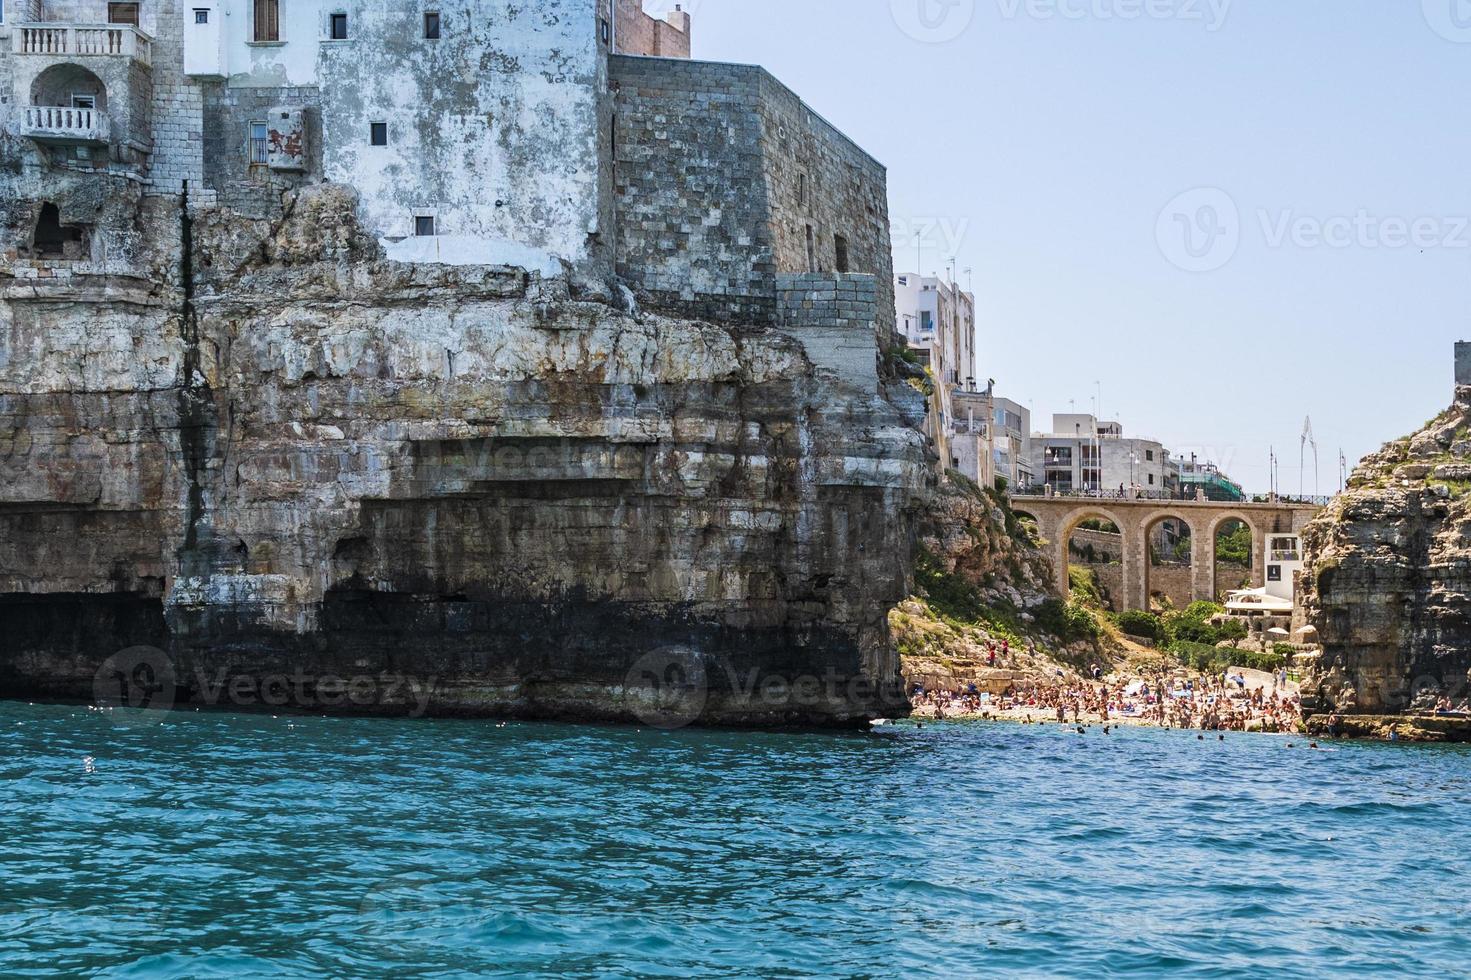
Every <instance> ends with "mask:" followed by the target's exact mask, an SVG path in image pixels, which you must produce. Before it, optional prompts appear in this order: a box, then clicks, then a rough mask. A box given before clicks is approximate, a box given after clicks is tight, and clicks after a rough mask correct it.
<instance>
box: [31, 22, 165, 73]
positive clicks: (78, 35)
mask: <svg viewBox="0 0 1471 980" xmlns="http://www.w3.org/2000/svg"><path fill="white" fill-rule="evenodd" d="M11 37H12V38H13V39H14V41H13V43H14V50H15V53H16V54H43V55H52V56H62V57H69V56H83V55H104V56H113V57H118V58H132V59H134V60H135V61H139V62H142V63H143V64H145V65H151V64H153V38H151V37H149V36H148V35H147V34H144V33H143V32H142V31H140V30H138V28H136V27H133V26H132V25H131V24H17V25H15V28H14V30H12V31H11Z"/></svg>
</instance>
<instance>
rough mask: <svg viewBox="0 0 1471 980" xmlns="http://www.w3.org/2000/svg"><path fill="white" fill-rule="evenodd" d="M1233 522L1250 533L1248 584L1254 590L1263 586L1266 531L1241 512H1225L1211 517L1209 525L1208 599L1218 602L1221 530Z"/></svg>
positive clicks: (1219, 597)
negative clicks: (1240, 524) (1242, 525)
mask: <svg viewBox="0 0 1471 980" xmlns="http://www.w3.org/2000/svg"><path fill="white" fill-rule="evenodd" d="M1233 521H1239V522H1241V523H1242V524H1244V525H1245V526H1246V529H1247V530H1248V531H1250V532H1251V556H1250V561H1249V562H1248V564H1247V568H1248V571H1249V573H1250V574H1249V575H1248V584H1249V585H1250V586H1251V587H1252V588H1254V589H1258V588H1261V587H1262V585H1264V584H1265V582H1266V579H1265V575H1266V573H1265V571H1264V570H1263V567H1262V562H1263V560H1264V559H1265V558H1266V547H1267V536H1266V530H1265V529H1264V528H1263V527H1262V526H1261V522H1260V521H1256V520H1253V519H1252V517H1251V515H1250V514H1248V513H1246V512H1245V511H1242V510H1225V511H1221V512H1219V513H1216V514H1214V515H1212V518H1211V523H1210V537H1209V538H1208V539H1207V540H1208V542H1209V550H1208V551H1207V556H1208V558H1209V561H1210V599H1211V601H1212V602H1219V601H1220V599H1221V584H1220V582H1219V581H1218V580H1217V579H1218V575H1217V572H1218V569H1219V568H1220V564H1221V558H1220V547H1221V540H1220V536H1221V529H1222V528H1223V527H1224V526H1225V525H1226V524H1229V523H1231V522H1233Z"/></svg>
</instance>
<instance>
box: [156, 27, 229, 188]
mask: <svg viewBox="0 0 1471 980" xmlns="http://www.w3.org/2000/svg"><path fill="white" fill-rule="evenodd" d="M144 6H148V4H145V5H144ZM186 7H187V4H186V3H185V2H184V0H158V4H157V10H158V21H157V25H156V26H155V28H154V30H155V31H156V34H155V41H154V46H153V117H154V129H153V157H152V159H151V160H150V161H149V168H148V177H149V182H150V186H151V188H152V190H153V191H154V192H155V193H158V194H167V195H173V194H178V193H180V192H181V191H182V190H183V187H184V182H185V181H188V182H189V186H190V198H191V200H192V201H193V203H194V204H196V205H207V204H210V203H213V200H214V198H213V192H212V190H211V189H210V188H208V187H206V186H204V92H203V91H202V88H201V83H200V82H198V81H196V80H195V79H192V78H189V77H187V76H186V75H185V74H184V34H183V30H184V12H185V9H186Z"/></svg>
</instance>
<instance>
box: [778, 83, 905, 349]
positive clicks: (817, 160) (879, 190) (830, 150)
mask: <svg viewBox="0 0 1471 980" xmlns="http://www.w3.org/2000/svg"><path fill="white" fill-rule="evenodd" d="M760 87H761V92H760V100H759V102H758V111H759V112H760V115H761V130H762V137H761V148H762V157H761V163H762V167H763V170H764V175H765V182H766V192H767V202H766V203H767V207H768V208H769V209H770V222H771V236H772V237H771V246H772V261H773V262H774V263H775V266H776V269H777V270H778V271H779V272H795V271H805V272H843V271H846V272H856V273H866V274H868V275H871V276H875V277H876V278H877V279H878V282H879V290H878V315H879V318H880V321H881V322H882V323H884V324H890V325H892V324H893V322H894V259H893V251H892V248H891V245H890V230H889V198H888V172H887V171H886V170H885V169H884V167H883V165H881V164H880V163H878V161H876V160H874V159H873V158H872V157H871V156H869V155H868V154H867V153H864V152H863V150H861V149H859V147H858V145H857V144H855V143H854V142H853V141H852V140H850V139H849V138H848V137H846V136H844V135H843V134H842V133H841V132H839V131H838V130H837V129H836V128H834V127H833V126H832V125H831V124H830V123H828V122H827V120H825V119H823V118H822V117H821V116H819V115H818V114H817V113H816V112H814V111H813V110H812V109H811V108H810V107H808V106H807V105H806V104H805V103H803V102H802V100H801V99H799V98H797V96H796V94H795V93H794V92H792V91H791V89H788V88H787V87H786V86H784V85H782V84H781V83H780V82H778V81H777V80H776V79H775V78H772V77H771V75H769V74H767V73H766V72H764V71H763V72H761V75H760ZM808 228H811V229H812V242H813V254H812V256H811V259H812V262H811V263H809V256H808V251H807V229H808ZM839 237H841V238H843V239H845V240H846V241H847V246H848V247H847V251H848V267H847V269H841V268H839V264H838V255H837V247H836V243H837V239H838V238H839ZM887 333H888V330H887V328H885V330H884V335H885V336H887Z"/></svg>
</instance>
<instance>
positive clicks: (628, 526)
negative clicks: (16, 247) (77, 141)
mask: <svg viewBox="0 0 1471 980" xmlns="http://www.w3.org/2000/svg"><path fill="white" fill-rule="evenodd" d="M166 204H167V202H166V201H164V202H160V203H157V204H152V205H150V206H153V207H156V209H157V213H155V214H151V215H150V216H149V217H148V221H149V223H151V224H152V226H154V227H159V228H169V229H177V231H178V247H177V248H172V249H171V248H169V247H168V246H167V245H163V244H161V245H159V246H158V247H157V252H158V254H157V255H156V256H155V265H154V273H155V274H154V277H153V281H151V282H149V281H145V280H141V279H139V278H133V277H122V278H119V279H117V280H115V281H114V280H107V279H105V278H103V277H99V276H89V277H86V278H85V280H84V281H83V280H81V279H79V280H77V281H76V282H70V283H68V282H65V281H63V280H50V281H46V280H35V279H28V280H22V279H20V278H17V277H16V276H15V275H12V274H10V273H7V272H6V271H4V270H0V327H3V330H0V336H3V338H4V339H3V349H0V623H3V628H0V633H3V635H4V637H5V640H4V641H3V645H0V696H24V697H60V698H90V697H92V696H93V694H94V690H95V686H96V685H97V684H98V683H99V682H100V681H99V678H104V679H106V678H111V677H113V676H114V674H116V675H118V676H119V677H120V678H121V681H122V683H123V684H124V688H125V692H126V686H127V684H129V683H131V684H134V685H139V684H141V685H143V686H145V687H148V686H149V685H150V684H151V685H152V687H151V690H152V691H153V692H154V694H155V695H156V696H157V697H159V698H162V699H167V700H172V701H175V702H179V703H221V702H223V703H226V704H236V705H240V706H252V705H257V704H259V705H262V706H281V707H299V708H303V709H309V710H319V709H330V710H349V709H355V710H364V711H377V712H384V711H397V712H402V711H405V710H408V711H424V712H428V713H433V714H465V715H476V716H480V715H486V716H490V715H495V716H502V715H511V716H525V717H576V718H588V719H609V720H632V719H640V718H642V719H644V720H648V713H649V710H650V705H651V704H653V705H655V707H656V708H658V707H659V706H660V705H663V706H664V707H667V704H665V702H667V700H668V697H669V695H670V692H671V691H672V692H673V695H674V697H675V702H676V708H677V709H678V712H683V715H681V716H680V717H679V720H680V721H681V722H684V721H690V720H696V721H699V722H702V723H711V724H739V725H775V724H833V725H841V724H853V723H858V722H860V721H862V720H865V719H869V718H872V717H875V716H879V715H888V714H893V713H896V712H902V711H904V710H905V707H906V704H905V702H904V701H903V698H902V691H901V689H900V685H899V664H898V657H897V655H896V654H895V653H894V652H893V650H892V645H891V643H890V641H889V635H888V629H887V623H886V615H887V613H888V610H889V609H890V607H892V606H893V605H894V604H896V603H898V602H899V601H900V600H902V599H903V598H904V596H905V595H906V594H907V581H906V580H907V576H908V572H909V568H910V563H911V551H912V536H913V530H912V527H913V517H914V515H915V513H916V510H917V508H918V506H919V503H918V502H919V499H920V498H919V495H920V494H921V493H922V491H923V489H924V484H925V479H926V476H925V474H926V472H927V471H926V462H927V461H926V458H925V451H924V447H923V443H922V439H921V436H920V435H919V433H918V432H917V431H916V430H915V429H914V428H913V424H914V422H915V418H914V414H915V411H916V403H917V402H918V396H917V395H914V393H913V392H912V390H911V389H909V388H908V387H907V386H905V385H903V384H884V383H881V382H879V381H877V380H873V381H871V384H870V387H869V389H868V390H864V389H863V388H862V387H858V386H853V385H849V384H847V383H845V382H844V381H842V380H840V379H839V378H837V377H836V376H833V375H829V374H824V373H823V372H821V371H819V370H817V369H815V367H814V364H813V362H812V361H811V360H809V356H808V353H807V349H806V347H804V343H803V341H802V339H801V337H800V336H796V335H794V334H793V332H792V331H790V330H787V331H783V330H780V329H777V328H774V327H768V326H743V325H740V324H731V323H725V324H716V323H709V322H699V321H693V320H679V319H671V318H668V317H664V316H659V315H641V314H638V313H637V312H634V311H632V310H628V309H623V308H618V307H615V306H613V305H610V303H609V300H608V297H610V296H614V295H616V294H617V290H616V289H613V288H610V287H606V286H604V285H603V284H591V285H589V284H587V283H583V282H580V277H579V276H578V275H574V274H570V273H569V274H568V275H567V276H564V277H544V276H542V275H541V274H539V273H536V272H527V271H525V270H523V269H519V268H511V267H486V266H429V265H405V264H398V263H392V262H385V261H383V260H382V258H381V253H380V252H379V251H378V247H377V245H376V243H375V242H374V241H373V240H372V239H371V238H368V237H366V236H364V235H363V234H362V233H361V232H360V231H359V230H358V229H357V227H356V225H355V223H354V218H353V215H354V206H353V201H352V198H351V195H350V194H348V193H347V192H345V191H343V190H342V189H341V188H339V187H334V186H333V185H323V186H322V187H320V188H315V189H312V190H310V191H304V192H302V193H301V194H300V195H299V197H296V198H294V199H293V200H292V201H291V202H290V204H289V206H288V207H286V208H285V209H284V210H285V215H286V217H285V218H284V219H282V220H280V221H275V222H249V221H245V220H240V219H222V218H211V217H209V215H212V214H217V212H204V213H202V214H201V215H200V216H199V218H198V220H194V219H193V218H191V216H190V214H191V213H190V212H189V211H188V210H186V209H184V208H182V207H178V206H177V205H176V206H175V207H177V212H176V213H174V212H171V211H170V210H169V209H168V208H167V207H165V205H166ZM625 305H626V304H625ZM919 411H920V412H922V406H919ZM140 645H141V646H145V647H156V648H159V649H161V650H162V651H164V652H165V653H166V655H167V662H166V663H165V664H163V665H161V666H160V665H158V664H154V665H153V666H152V667H151V668H150V670H149V671H148V672H147V676H146V677H140V676H135V675H134V674H130V673H129V671H130V670H132V667H131V666H130V665H131V664H132V663H133V662H134V661H136V660H137V657H136V656H134V657H132V659H131V660H130V659H129V658H128V657H123V658H122V660H117V659H116V658H114V660H113V661H111V662H109V657H110V656H111V655H113V654H114V653H115V652H116V651H118V650H120V649H124V648H130V647H135V646H140ZM145 659H146V657H145ZM119 664H122V667H121V668H120V667H119V666H118V665H119ZM99 671H100V673H99ZM283 679H284V680H283ZM353 685H356V694H355V695H354V694H352V689H353ZM344 690H347V691H348V692H349V693H348V694H347V695H344V693H343V691H344ZM273 698H274V699H273ZM661 699H663V700H661ZM692 709H693V710H692Z"/></svg>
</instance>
